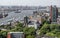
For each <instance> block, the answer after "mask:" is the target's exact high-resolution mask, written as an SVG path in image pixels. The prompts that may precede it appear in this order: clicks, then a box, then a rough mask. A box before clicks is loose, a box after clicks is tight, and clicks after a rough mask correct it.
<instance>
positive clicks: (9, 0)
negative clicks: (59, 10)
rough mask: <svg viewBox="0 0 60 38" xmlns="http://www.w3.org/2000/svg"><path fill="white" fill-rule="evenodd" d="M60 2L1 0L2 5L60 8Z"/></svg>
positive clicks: (54, 0)
mask: <svg viewBox="0 0 60 38" xmlns="http://www.w3.org/2000/svg"><path fill="white" fill-rule="evenodd" d="M59 1H60V0H0V5H28V6H39V5H41V6H47V5H57V6H60V2H59Z"/></svg>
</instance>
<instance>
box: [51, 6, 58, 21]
mask: <svg viewBox="0 0 60 38" xmlns="http://www.w3.org/2000/svg"><path fill="white" fill-rule="evenodd" d="M57 18H58V9H57V7H56V6H51V7H50V20H51V22H57Z"/></svg>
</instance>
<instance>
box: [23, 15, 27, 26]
mask: <svg viewBox="0 0 60 38" xmlns="http://www.w3.org/2000/svg"><path fill="white" fill-rule="evenodd" d="M27 25H28V17H27V16H26V17H24V26H27Z"/></svg>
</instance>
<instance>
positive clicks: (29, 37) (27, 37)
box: [26, 35, 35, 38]
mask: <svg viewBox="0 0 60 38" xmlns="http://www.w3.org/2000/svg"><path fill="white" fill-rule="evenodd" d="M26 38H35V36H34V35H28V36H26Z"/></svg>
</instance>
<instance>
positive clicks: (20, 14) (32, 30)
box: [0, 1, 60, 38]
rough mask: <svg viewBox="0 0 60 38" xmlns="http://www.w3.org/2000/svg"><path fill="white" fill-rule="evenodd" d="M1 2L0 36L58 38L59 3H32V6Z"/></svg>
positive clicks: (2, 37) (10, 37) (8, 37)
mask: <svg viewBox="0 0 60 38" xmlns="http://www.w3.org/2000/svg"><path fill="white" fill-rule="evenodd" d="M35 2H36V1H35ZM28 3H29V2H28ZM45 3H46V2H45ZM1 4H2V3H1ZM1 4H0V38H60V7H59V4H58V5H49V4H48V5H47V6H41V5H39V6H37V5H38V4H37V5H36V6H34V5H33V3H32V5H33V6H28V5H25V6H23V5H20V6H18V5H16V6H9V5H8V6H7V5H6V6H3V5H1ZM13 4H14V3H13ZM41 4H42V3H41ZM51 4H52V2H51ZM42 5H43V4H42Z"/></svg>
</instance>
